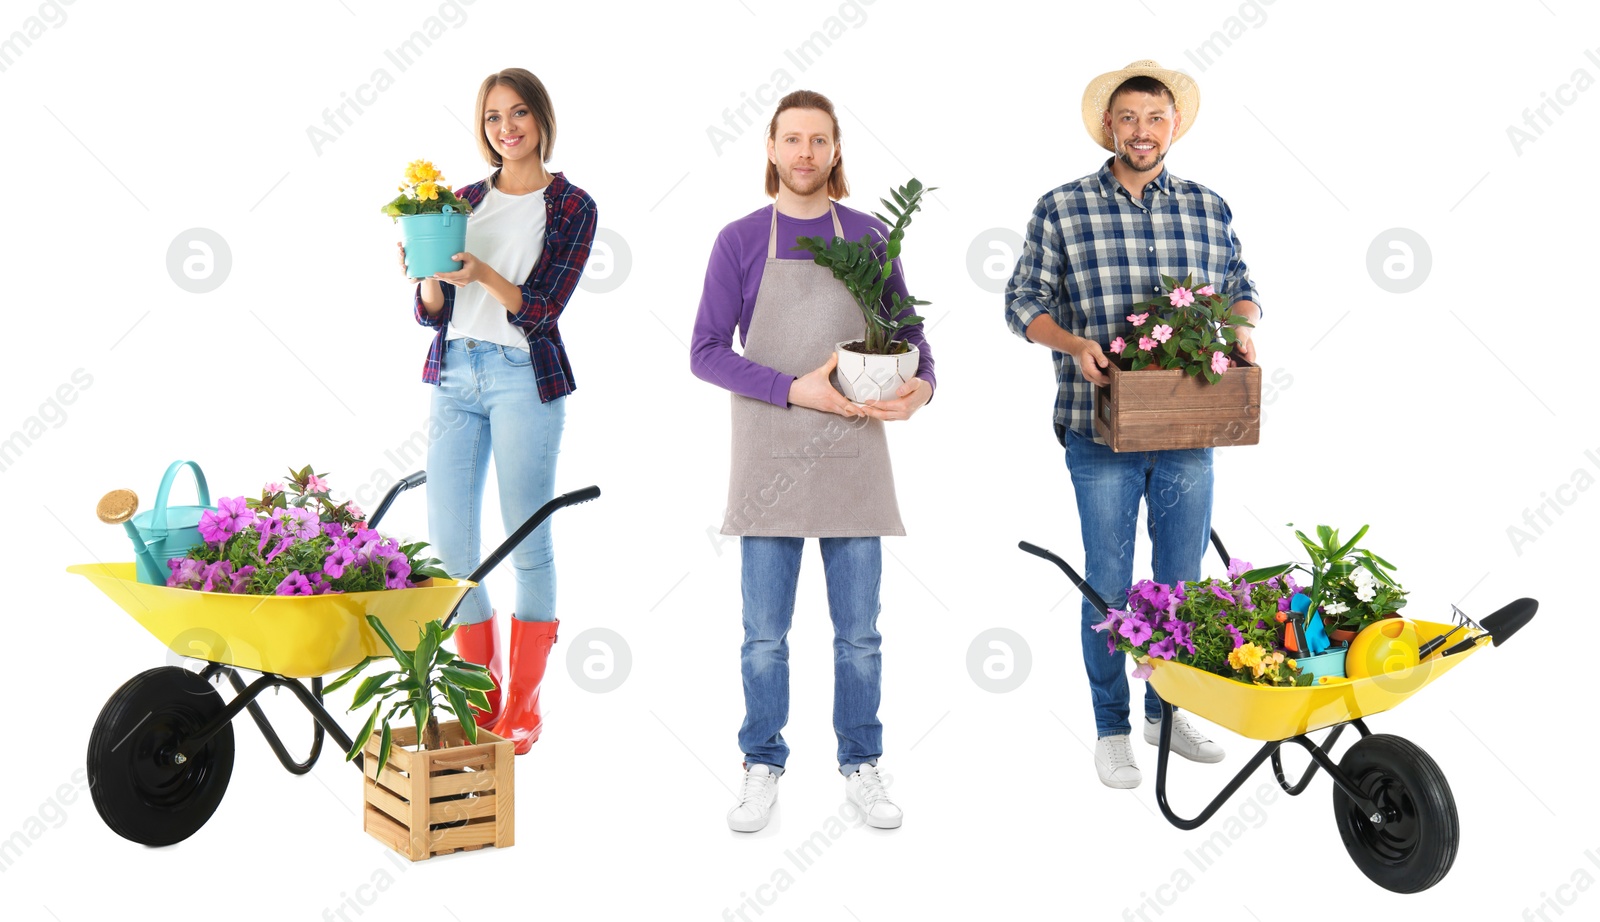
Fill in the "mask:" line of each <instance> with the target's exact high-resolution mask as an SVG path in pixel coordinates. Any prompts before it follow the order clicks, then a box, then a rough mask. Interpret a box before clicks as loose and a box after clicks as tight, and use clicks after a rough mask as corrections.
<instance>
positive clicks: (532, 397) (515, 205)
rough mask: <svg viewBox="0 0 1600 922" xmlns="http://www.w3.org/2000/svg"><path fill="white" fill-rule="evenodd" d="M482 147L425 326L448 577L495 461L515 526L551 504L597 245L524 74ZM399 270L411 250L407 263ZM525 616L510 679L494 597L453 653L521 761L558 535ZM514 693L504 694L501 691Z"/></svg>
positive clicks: (522, 573) (552, 617)
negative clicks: (483, 688)
mask: <svg viewBox="0 0 1600 922" xmlns="http://www.w3.org/2000/svg"><path fill="white" fill-rule="evenodd" d="M476 113H477V118H478V125H479V131H478V149H479V151H480V152H481V153H482V154H483V157H484V159H485V160H487V161H488V162H489V164H490V165H491V166H493V167H495V168H496V169H495V171H494V172H493V173H492V174H490V176H489V177H488V178H486V179H483V180H479V181H478V182H475V183H473V184H472V185H469V186H467V187H465V188H462V189H457V190H456V195H458V196H460V197H461V198H463V199H465V200H466V201H467V202H469V203H471V205H472V209H473V212H472V219H471V220H470V221H468V222H467V250H466V252H463V253H457V254H455V257H454V258H455V259H457V260H459V261H460V262H461V268H460V269H459V270H457V271H455V272H441V273H438V274H437V275H435V276H433V277H432V278H427V279H422V280H421V281H420V282H419V283H418V284H417V291H416V305H415V310H416V318H417V322H418V323H420V324H422V325H423V326H426V327H430V328H432V329H434V330H437V331H438V332H437V333H435V335H434V338H433V343H432V345H431V346H430V347H429V348H428V359H427V363H426V364H425V365H424V366H423V372H422V380H423V381H425V382H427V383H429V384H432V385H435V390H434V392H433V402H432V407H431V413H432V418H431V420H430V422H429V430H428V431H429V435H430V437H431V438H432V441H431V443H430V445H429V447H428V532H429V539H430V541H431V543H432V544H433V547H434V551H435V553H437V554H438V556H439V559H440V560H441V561H442V562H443V564H444V568H445V570H446V571H448V572H449V573H451V574H453V575H456V576H462V575H465V574H467V573H469V572H471V571H472V569H473V568H475V567H476V566H477V565H478V562H479V549H480V547H481V546H482V545H481V542H480V540H479V534H478V532H479V514H480V509H481V507H482V505H483V486H484V480H485V477H486V475H487V473H488V465H489V456H490V454H491V453H492V454H493V455H494V466H495V472H496V474H497V477H498V487H499V493H500V516H501V519H502V520H503V521H504V523H505V527H506V530H507V532H510V531H511V530H513V529H515V528H516V527H517V526H519V525H521V524H522V523H523V522H525V521H527V519H528V518H529V517H530V516H532V515H533V513H534V512H535V511H537V510H538V508H539V507H540V506H541V505H543V504H544V503H546V502H548V501H549V500H550V499H551V497H553V496H554V495H555V465H556V455H557V453H558V452H559V451H560V447H561V430H562V427H563V424H564V421H565V418H566V397H567V395H568V394H570V393H572V391H573V390H574V389H575V388H576V382H575V380H574V379H573V375H572V365H571V363H570V362H568V360H567V352H566V348H565V347H564V346H563V345H562V342H561V333H560V331H559V330H558V329H557V327H556V322H557V321H558V320H559V319H560V317H561V311H562V308H564V307H566V304H567V300H568V299H569V298H571V297H572V291H573V289H574V288H576V287H577V284H578V279H579V277H580V276H581V275H582V274H583V267H584V265H585V264H586V263H587V262H588V260H589V248H590V246H591V244H592V243H593V241H594V232H595V222H596V213H595V205H594V201H593V200H592V199H590V198H589V196H588V194H587V193H585V192H584V191H583V190H582V189H579V188H578V187H577V186H574V185H572V184H571V183H569V182H567V180H566V178H565V177H564V176H563V175H562V174H560V173H555V174H552V173H550V172H549V171H548V170H546V169H545V164H546V163H548V162H549V160H550V155H551V152H552V151H553V150H554V148H555V140H556V119H555V112H554V110H553V109H552V108H551V104H550V96H549V94H548V93H547V92H546V91H545V88H544V84H543V83H541V82H540V81H539V78H538V77H536V76H534V75H533V74H531V73H529V72H528V71H526V70H523V69H522V68H518V67H513V68H507V69H506V70H502V71H500V72H499V73H496V74H491V75H490V76H489V77H488V78H486V79H485V80H484V81H483V85H482V86H481V87H480V88H479V90H478V102H477V107H476ZM401 257H402V260H403V259H404V251H403V250H402V253H401ZM511 556H512V563H513V564H514V568H515V572H516V576H517V607H516V609H515V611H514V612H513V614H512V619H511V642H510V644H509V645H508V646H509V649H510V655H509V661H510V670H509V671H505V670H503V669H502V668H501V655H500V644H499V641H498V639H497V638H498V630H497V628H496V623H495V622H496V619H495V611H494V609H492V608H490V606H489V598H488V591H487V590H486V589H485V588H484V587H482V586H479V587H477V588H474V589H473V590H472V591H471V592H469V593H468V594H467V597H466V599H465V600H464V601H463V603H462V605H461V609H460V611H459V612H458V614H457V618H458V619H459V620H458V622H457V623H458V624H459V627H458V629H457V630H456V633H455V640H456V650H457V652H458V653H459V654H460V655H461V656H462V657H463V658H465V659H468V660H470V661H472V662H475V663H483V664H485V665H487V666H488V667H489V672H490V674H491V675H493V677H494V679H495V684H496V686H498V688H497V690H496V691H494V692H491V693H490V694H489V702H490V705H491V710H490V711H489V712H488V713H480V714H478V715H477V720H478V724H479V725H480V726H484V727H488V728H489V729H491V730H492V731H493V732H494V733H497V734H499V735H500V736H503V737H506V738H507V739H510V740H512V741H513V742H514V743H516V751H517V753H518V754H521V753H525V752H527V751H528V749H529V748H530V747H532V745H533V743H534V742H535V741H536V740H538V738H539V731H540V716H539V687H540V685H541V684H542V683H543V681H544V671H545V661H546V659H547V658H548V656H549V654H550V647H551V645H552V644H554V643H555V641H556V629H557V626H558V622H557V620H556V614H555V601H556V573H555V563H554V557H553V551H552V547H551V540H550V524H549V523H548V522H547V523H545V524H544V525H543V526H542V527H540V528H539V530H537V531H535V532H534V533H533V534H532V535H530V536H529V537H528V538H527V539H526V540H524V541H523V542H522V543H521V544H520V545H518V546H517V548H516V549H515V550H514V551H513V552H512V555H511ZM502 692H503V694H502Z"/></svg>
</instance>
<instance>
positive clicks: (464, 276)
mask: <svg viewBox="0 0 1600 922" xmlns="http://www.w3.org/2000/svg"><path fill="white" fill-rule="evenodd" d="M450 258H451V259H454V260H456V261H458V262H460V263H461V268H460V269H457V270H456V271H454V272H435V273H434V274H433V277H434V278H436V279H439V280H440V281H444V282H449V283H450V284H452V285H467V284H470V283H472V282H485V281H488V280H489V279H490V278H491V277H495V278H498V277H499V273H497V272H495V271H494V269H493V268H492V267H490V266H489V265H488V264H487V263H485V262H484V261H483V260H481V259H479V258H478V257H476V256H473V255H472V254H471V253H465V252H462V253H457V254H455V255H454V256H451V257H450Z"/></svg>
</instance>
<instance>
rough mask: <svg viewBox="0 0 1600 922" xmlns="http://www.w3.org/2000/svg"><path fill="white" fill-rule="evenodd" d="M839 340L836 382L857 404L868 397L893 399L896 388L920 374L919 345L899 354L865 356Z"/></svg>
mask: <svg viewBox="0 0 1600 922" xmlns="http://www.w3.org/2000/svg"><path fill="white" fill-rule="evenodd" d="M845 345H846V344H845V343H839V345H838V346H837V348H836V350H835V351H836V352H837V354H838V356H839V367H838V370H836V371H835V372H834V373H833V374H834V385H835V386H836V387H838V388H839V393H841V394H843V395H844V396H845V397H846V398H847V399H849V400H850V401H852V402H854V403H862V402H864V401H868V400H894V399H895V390H896V389H897V388H899V387H900V385H902V384H904V383H906V382H907V381H910V380H911V379H912V378H914V377H916V375H917V361H918V358H919V356H920V353H919V352H918V351H917V347H916V346H912V347H911V351H910V352H903V353H901V354H899V355H866V354H863V353H860V352H851V351H850V350H849V349H846V348H845Z"/></svg>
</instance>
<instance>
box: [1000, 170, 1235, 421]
mask: <svg viewBox="0 0 1600 922" xmlns="http://www.w3.org/2000/svg"><path fill="white" fill-rule="evenodd" d="M1232 222H1233V213H1232V212H1231V211H1229V210H1228V203H1227V202H1224V201H1223V200H1222V196H1220V195H1217V194H1216V193H1215V192H1212V191H1211V190H1210V189H1207V188H1206V187H1205V186H1202V185H1200V184H1199V183H1194V182H1189V181H1188V180H1184V179H1179V178H1177V177H1175V176H1173V175H1172V173H1171V171H1169V170H1165V169H1163V170H1162V171H1161V173H1160V174H1159V175H1158V176H1157V177H1156V178H1155V180H1154V181H1152V182H1151V183H1150V184H1149V185H1147V186H1145V190H1144V199H1143V201H1137V202H1136V201H1134V200H1133V198H1132V197H1131V196H1130V195H1128V190H1126V189H1124V188H1122V184H1121V183H1120V182H1118V181H1117V178H1116V177H1115V176H1114V175H1112V172H1111V161H1110V160H1107V161H1106V162H1105V164H1104V165H1103V166H1101V167H1100V171H1099V172H1097V173H1094V174H1091V175H1089V176H1085V177H1083V178H1082V179H1077V180H1073V181H1072V182H1069V183H1067V184H1066V185H1064V186H1061V187H1060V188H1058V189H1054V190H1052V191H1050V192H1049V193H1046V194H1045V196H1044V197H1043V198H1041V199H1039V204H1038V205H1037V206H1035V207H1034V209H1033V217H1032V218H1030V219H1029V220H1028V232H1027V239H1026V240H1024V241H1023V245H1022V257H1021V258H1020V259H1018V260H1017V269H1016V271H1015V272H1013V273H1012V275H1011V281H1010V282H1008V283H1007V284H1006V323H1007V324H1009V325H1010V326H1011V331H1012V332H1013V333H1016V334H1017V335H1018V336H1021V337H1023V338H1024V339H1026V338H1027V335H1028V334H1027V332H1026V331H1027V329H1028V324H1030V323H1032V322H1033V320H1034V318H1036V317H1038V316H1039V315H1040V314H1046V313H1048V314H1049V315H1050V317H1051V319H1052V320H1054V321H1055V322H1056V325H1058V326H1060V327H1061V328H1062V329H1064V330H1066V331H1067V332H1069V333H1073V334H1075V335H1077V336H1081V337H1083V338H1085V339H1092V340H1094V341H1095V342H1097V343H1099V344H1100V347H1101V348H1102V349H1106V348H1107V347H1108V346H1110V344H1111V340H1112V339H1113V338H1115V337H1116V336H1119V335H1122V334H1125V333H1127V332H1128V331H1129V330H1130V329H1132V326H1133V325H1132V324H1130V323H1128V321H1127V317H1128V314H1129V313H1131V312H1132V311H1131V308H1132V307H1133V305H1135V304H1137V303H1139V302H1140V301H1144V300H1148V299H1149V298H1152V297H1154V296H1155V295H1158V294H1160V293H1161V276H1163V275H1170V276H1172V277H1173V278H1177V279H1182V278H1183V277H1184V276H1186V275H1193V276H1194V280H1195V284H1196V285H1201V284H1206V283H1209V284H1211V285H1213V286H1216V289H1217V290H1218V291H1220V292H1222V293H1223V294H1225V295H1228V296H1229V298H1230V301H1255V302H1257V303H1259V299H1258V298H1257V296H1256V288H1255V285H1254V284H1253V283H1252V282H1251V281H1250V271H1249V269H1247V268H1246V267H1245V264H1244V259H1242V258H1241V257H1240V255H1239V237H1238V235H1236V234H1235V233H1234V232H1233V226H1232ZM1107 354H1108V355H1109V350H1108V351H1107ZM1051 357H1052V358H1053V359H1055V363H1056V387H1057V391H1056V409H1055V429H1056V438H1057V439H1058V440H1059V441H1060V442H1061V443H1062V444H1063V445H1065V444H1066V434H1067V430H1068V429H1071V430H1073V431H1076V432H1081V433H1083V434H1085V435H1088V436H1091V437H1093V438H1094V439H1095V441H1097V442H1098V441H1100V438H1099V437H1098V436H1096V435H1095V432H1094V387H1093V386H1092V385H1091V384H1089V382H1088V381H1087V380H1085V379H1084V377H1083V375H1081V374H1080V373H1079V371H1078V364H1077V362H1076V361H1075V360H1074V359H1073V358H1072V357H1071V356H1069V355H1067V354H1065V353H1062V352H1052V353H1051Z"/></svg>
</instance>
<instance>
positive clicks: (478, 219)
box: [445, 182, 548, 350]
mask: <svg viewBox="0 0 1600 922" xmlns="http://www.w3.org/2000/svg"><path fill="white" fill-rule="evenodd" d="M546 188H548V187H546ZM544 230H545V216H544V189H535V190H534V191H532V192H529V193H528V194H527V195H507V194H505V193H504V192H501V191H500V190H498V189H496V188H495V187H494V184H493V183H492V182H491V183H490V184H489V189H488V192H486V193H485V194H484V197H483V201H482V202H480V203H479V204H478V207H477V208H474V209H472V216H471V217H470V218H468V219H467V252H469V253H471V254H472V255H474V256H476V257H478V259H480V260H482V261H483V262H485V263H487V264H488V265H489V266H491V267H493V269H494V271H496V272H498V273H500V275H501V276H502V277H504V278H505V279H506V280H507V281H509V282H510V283H511V284H513V285H521V284H523V283H524V282H526V281H527V280H528V276H529V275H530V274H532V273H533V267H534V266H536V265H538V262H539V255H540V254H541V253H543V252H544ZM445 338H446V339H468V338H470V339H476V340H481V341H483V342H486V343H498V344H499V345H502V346H512V347H515V348H517V349H522V350H527V348H528V337H527V335H526V334H525V333H523V332H522V330H520V329H518V328H517V327H516V326H514V325H513V324H512V323H511V321H510V320H509V319H507V316H506V308H505V305H503V304H501V303H500V302H499V301H496V300H495V299H494V295H491V294H490V293H489V290H488V289H487V288H484V287H483V286H482V285H480V284H477V283H473V284H471V285H467V286H466V287H464V288H457V289H456V298H455V307H454V308H452V309H451V313H450V328H449V330H448V331H447V332H446V334H445Z"/></svg>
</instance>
